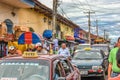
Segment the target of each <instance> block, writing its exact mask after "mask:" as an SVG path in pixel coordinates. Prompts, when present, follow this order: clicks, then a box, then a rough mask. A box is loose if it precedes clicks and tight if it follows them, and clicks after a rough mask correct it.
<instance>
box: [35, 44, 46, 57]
mask: <svg viewBox="0 0 120 80" xmlns="http://www.w3.org/2000/svg"><path fill="white" fill-rule="evenodd" d="M35 48H36V52H37V53H38V55H40V54H48V51H47V50H45V49H44V48H43V46H42V44H41V43H37V44H36V46H35Z"/></svg>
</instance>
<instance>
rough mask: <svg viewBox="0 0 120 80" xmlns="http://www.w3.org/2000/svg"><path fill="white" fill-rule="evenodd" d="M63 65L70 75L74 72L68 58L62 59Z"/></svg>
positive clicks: (66, 72)
mask: <svg viewBox="0 0 120 80" xmlns="http://www.w3.org/2000/svg"><path fill="white" fill-rule="evenodd" d="M61 63H62V66H63V68H64V71H65V75H66V76H67V75H69V74H70V73H71V72H72V68H71V67H70V65H69V64H68V62H67V60H64V61H61Z"/></svg>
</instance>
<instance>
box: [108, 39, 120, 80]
mask: <svg viewBox="0 0 120 80" xmlns="http://www.w3.org/2000/svg"><path fill="white" fill-rule="evenodd" d="M119 51H120V37H119V38H118V41H117V46H116V47H115V48H113V49H112V50H111V51H110V54H109V58H108V61H109V66H108V80H109V79H110V78H113V77H116V76H118V75H119V74H120V68H119V67H118V66H117V57H116V56H117V55H118V54H120V52H119ZM119 57H120V56H119Z"/></svg>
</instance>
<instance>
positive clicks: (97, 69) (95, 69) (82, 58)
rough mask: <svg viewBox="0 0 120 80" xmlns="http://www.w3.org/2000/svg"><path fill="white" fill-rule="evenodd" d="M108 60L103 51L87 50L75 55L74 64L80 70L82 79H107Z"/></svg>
mask: <svg viewBox="0 0 120 80" xmlns="http://www.w3.org/2000/svg"><path fill="white" fill-rule="evenodd" d="M106 63H107V59H106V58H105V55H104V53H103V51H102V50H96V49H95V50H94V49H91V48H85V49H83V50H80V51H78V52H76V53H75V55H74V56H73V59H72V64H74V65H76V67H77V68H78V69H79V71H80V74H81V77H100V78H101V80H104V78H105V71H106V69H107V66H106V65H107V64H106Z"/></svg>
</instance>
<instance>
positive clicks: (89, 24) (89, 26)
mask: <svg viewBox="0 0 120 80" xmlns="http://www.w3.org/2000/svg"><path fill="white" fill-rule="evenodd" d="M88 14H89V16H88V35H89V37H88V38H89V44H91V36H90V34H91V30H90V29H91V21H90V11H89V12H88Z"/></svg>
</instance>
